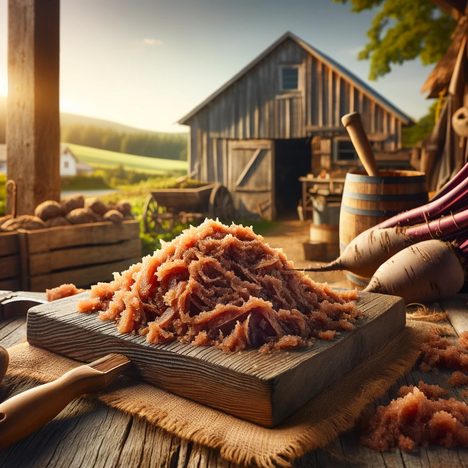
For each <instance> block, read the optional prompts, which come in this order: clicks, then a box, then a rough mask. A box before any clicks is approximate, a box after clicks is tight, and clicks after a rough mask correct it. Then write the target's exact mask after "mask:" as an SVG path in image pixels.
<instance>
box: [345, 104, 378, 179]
mask: <svg viewBox="0 0 468 468" xmlns="http://www.w3.org/2000/svg"><path fill="white" fill-rule="evenodd" d="M341 122H342V124H343V125H344V126H345V127H346V130H348V133H349V136H350V138H351V141H352V143H353V145H354V148H355V149H356V153H357V155H358V157H359V159H360V160H361V163H362V165H363V166H364V169H365V170H366V172H367V173H368V174H369V175H370V176H375V177H379V176H380V172H379V170H378V169H377V163H376V162H375V156H374V152H373V151H372V148H371V145H370V143H369V140H368V139H367V135H366V132H365V131H364V127H363V126H362V121H361V116H360V114H359V112H352V113H351V114H346V115H344V116H343V117H342V118H341Z"/></svg>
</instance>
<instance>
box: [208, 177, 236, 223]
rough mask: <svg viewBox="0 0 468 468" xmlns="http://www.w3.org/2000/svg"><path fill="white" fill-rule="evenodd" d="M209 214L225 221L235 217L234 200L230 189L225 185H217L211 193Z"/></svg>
mask: <svg viewBox="0 0 468 468" xmlns="http://www.w3.org/2000/svg"><path fill="white" fill-rule="evenodd" d="M209 214H210V217H211V218H213V219H216V218H218V219H219V220H220V221H222V222H223V223H227V222H230V221H232V218H233V217H234V202H233V201H232V197H231V194H230V193H229V190H228V189H227V188H226V187H225V186H224V185H217V186H216V187H215V188H214V189H213V190H212V191H211V194H210V204H209Z"/></svg>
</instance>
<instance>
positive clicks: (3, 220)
mask: <svg viewBox="0 0 468 468" xmlns="http://www.w3.org/2000/svg"><path fill="white" fill-rule="evenodd" d="M9 219H11V215H6V216H0V231H1V229H2V224H3V223H4V222H5V221H8V220H9Z"/></svg>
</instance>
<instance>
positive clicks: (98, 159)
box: [67, 143, 187, 175]
mask: <svg viewBox="0 0 468 468" xmlns="http://www.w3.org/2000/svg"><path fill="white" fill-rule="evenodd" d="M67 145H68V146H69V148H70V149H71V150H72V152H73V153H74V154H75V156H76V157H77V158H78V159H79V160H80V161H82V162H84V163H86V164H89V165H90V166H93V167H94V168H101V169H105V168H110V167H118V166H120V165H121V166H123V167H124V168H125V169H128V170H134V171H139V172H146V173H148V174H154V175H164V174H167V173H168V172H178V173H182V174H183V173H186V172H187V162H186V161H176V160H173V159H158V158H148V157H145V156H136V155H133V154H125V153H117V152H115V151H107V150H102V149H96V148H90V147H88V146H81V145H74V144H71V143H67Z"/></svg>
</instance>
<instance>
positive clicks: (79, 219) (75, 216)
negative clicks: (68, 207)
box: [67, 208, 94, 224]
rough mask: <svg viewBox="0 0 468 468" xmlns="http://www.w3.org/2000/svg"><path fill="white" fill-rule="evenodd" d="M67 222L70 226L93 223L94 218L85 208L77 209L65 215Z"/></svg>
mask: <svg viewBox="0 0 468 468" xmlns="http://www.w3.org/2000/svg"><path fill="white" fill-rule="evenodd" d="M67 220H68V221H70V223H72V224H87V223H94V216H93V215H92V214H91V213H90V212H89V210H87V209H86V208H77V209H76V210H72V211H70V213H68V214H67Z"/></svg>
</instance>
